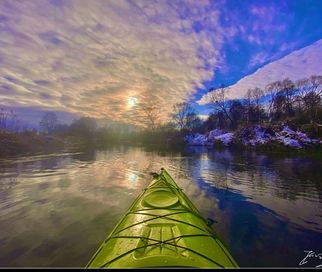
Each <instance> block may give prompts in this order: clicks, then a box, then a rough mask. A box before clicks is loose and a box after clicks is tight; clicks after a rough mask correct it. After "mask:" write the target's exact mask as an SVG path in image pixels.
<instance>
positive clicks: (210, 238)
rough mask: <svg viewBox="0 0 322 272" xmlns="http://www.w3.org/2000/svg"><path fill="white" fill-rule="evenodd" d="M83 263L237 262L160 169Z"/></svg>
mask: <svg viewBox="0 0 322 272" xmlns="http://www.w3.org/2000/svg"><path fill="white" fill-rule="evenodd" d="M87 267H88V268H92V267H95V268H97V267H102V268H103V267H110V268H140V267H141V268H144V267H203V268H220V267H238V265H237V263H236V262H235V261H234V259H233V257H232V256H231V255H230V253H229V252H228V251H227V249H226V247H225V246H224V245H223V243H222V241H221V240H220V239H219V237H218V236H217V235H216V234H215V232H214V231H213V230H212V229H211V227H210V226H209V225H208V224H207V220H205V219H204V218H203V217H202V216H201V215H200V213H199V212H198V210H197V209H196V208H195V206H194V205H193V204H192V203H191V201H190V200H189V199H188V197H187V196H186V195H185V194H184V193H183V192H182V190H181V189H180V188H179V187H178V186H177V184H176V183H175V181H174V180H173V179H172V178H171V176H170V175H169V173H168V172H167V171H166V170H165V169H161V172H160V174H155V175H154V179H153V181H152V182H151V184H150V185H149V186H148V187H147V188H146V189H145V190H144V191H143V192H142V194H141V195H140V196H139V197H138V198H137V199H136V200H135V201H134V203H133V204H132V206H131V207H130V209H129V210H128V212H127V213H126V214H125V216H124V217H123V218H122V219H121V221H120V222H119V223H118V224H117V225H116V227H115V228H114V230H113V231H112V232H111V234H110V235H109V236H108V237H107V239H106V240H105V241H104V242H103V244H102V245H101V246H100V247H99V249H98V250H97V252H96V253H95V254H94V256H93V257H92V259H91V260H90V262H89V263H88V264H87Z"/></svg>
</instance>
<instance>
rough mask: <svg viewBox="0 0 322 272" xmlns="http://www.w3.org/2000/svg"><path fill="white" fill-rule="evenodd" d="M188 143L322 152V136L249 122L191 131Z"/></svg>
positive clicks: (298, 151)
mask: <svg viewBox="0 0 322 272" xmlns="http://www.w3.org/2000/svg"><path fill="white" fill-rule="evenodd" d="M185 142H186V144H187V145H188V146H206V147H207V148H218V147H219V148H220V147H225V148H230V149H232V148H234V149H253V150H258V151H266V152H278V153H283V152H286V153H289V152H292V153H294V154H305V153H307V152H314V153H321V154H322V140H321V139H319V138H310V137H309V136H308V135H307V134H306V133H304V132H302V131H299V130H293V129H291V128H290V127H289V126H287V125H283V126H262V125H255V126H248V127H244V128H241V129H239V130H237V131H233V132H232V131H225V130H221V129H214V130H212V131H210V132H207V133H205V134H200V133H196V134H188V135H187V136H186V137H185Z"/></svg>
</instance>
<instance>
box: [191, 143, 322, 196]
mask: <svg viewBox="0 0 322 272" xmlns="http://www.w3.org/2000/svg"><path fill="white" fill-rule="evenodd" d="M188 151H191V152H192V153H191V154H192V156H193V157H196V158H198V159H201V162H200V165H199V166H198V167H199V168H202V169H203V171H201V172H200V175H201V176H202V175H203V176H204V177H205V178H206V180H210V181H215V182H216V183H217V184H219V183H220V182H221V183H223V184H224V181H226V182H228V183H229V182H233V183H235V184H243V183H244V184H247V185H248V186H249V187H251V188H252V189H253V190H255V191H261V192H264V191H265V190H267V189H269V190H270V191H271V190H272V189H273V192H274V194H275V195H276V196H278V197H281V198H284V199H289V200H294V199H296V198H297V197H298V196H299V195H303V194H305V195H307V196H310V194H318V197H319V199H320V200H321V199H322V175H321V171H314V170H315V169H321V167H322V163H321V162H319V161H316V160H313V159H307V158H288V157H281V156H278V157H277V156H272V155H265V154H258V153H256V152H254V151H231V150H228V149H223V150H209V149H206V148H198V147H192V148H189V150H188ZM205 154H206V155H207V158H208V159H209V160H210V162H208V163H207V166H205V165H204V163H203V160H202V156H204V155H205Z"/></svg>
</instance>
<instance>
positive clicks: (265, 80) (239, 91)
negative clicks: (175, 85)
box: [198, 39, 322, 105]
mask: <svg viewBox="0 0 322 272" xmlns="http://www.w3.org/2000/svg"><path fill="white" fill-rule="evenodd" d="M321 59H322V39H321V40H318V41H316V42H315V43H313V44H311V45H309V46H307V47H304V48H302V49H300V50H296V51H293V52H292V53H290V54H289V55H287V56H285V57H283V58H281V59H279V60H277V61H274V62H271V63H269V64H267V65H265V66H263V67H262V68H260V69H258V70H257V71H256V72H255V73H253V74H251V75H248V76H245V77H244V78H242V79H241V80H239V81H238V82H237V83H236V84H234V85H232V86H230V87H229V90H228V91H227V92H226V94H227V97H228V98H229V99H240V98H244V96H245V94H246V92H247V90H248V89H251V88H255V87H259V88H265V86H266V85H267V84H269V83H271V82H274V81H277V80H282V79H285V78H289V79H291V80H298V79H302V78H306V77H309V76H311V75H315V74H319V75H321V74H322V65H321ZM209 97H210V95H209V93H208V94H205V95H204V96H203V97H202V98H201V99H200V100H199V101H198V104H200V105H204V104H207V103H209Z"/></svg>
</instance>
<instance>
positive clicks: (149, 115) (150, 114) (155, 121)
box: [131, 99, 161, 130]
mask: <svg viewBox="0 0 322 272" xmlns="http://www.w3.org/2000/svg"><path fill="white" fill-rule="evenodd" d="M131 118H132V119H133V121H134V122H136V123H140V124H141V125H143V126H145V127H146V128H150V129H152V130H155V129H156V128H157V127H158V125H159V124H160V119H161V109H160V105H159V104H158V103H156V102H155V101H153V100H152V99H151V100H146V101H144V102H140V103H137V104H136V105H135V106H134V107H133V110H132V116H131Z"/></svg>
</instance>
